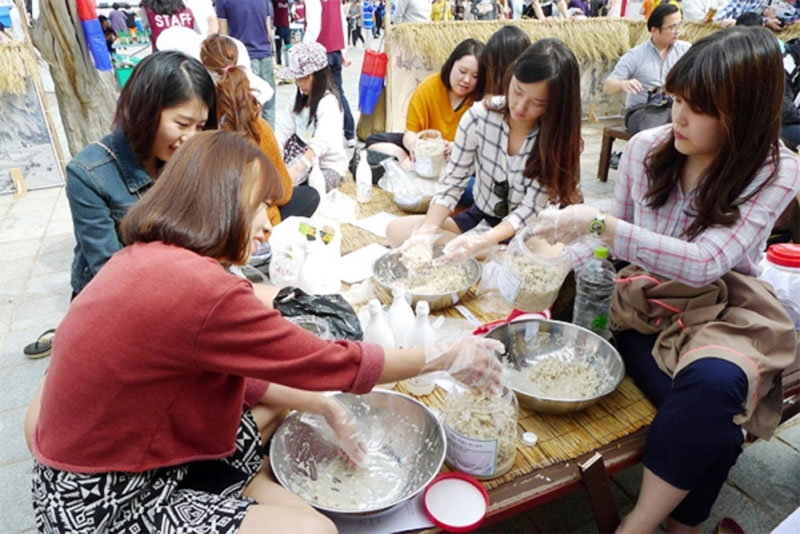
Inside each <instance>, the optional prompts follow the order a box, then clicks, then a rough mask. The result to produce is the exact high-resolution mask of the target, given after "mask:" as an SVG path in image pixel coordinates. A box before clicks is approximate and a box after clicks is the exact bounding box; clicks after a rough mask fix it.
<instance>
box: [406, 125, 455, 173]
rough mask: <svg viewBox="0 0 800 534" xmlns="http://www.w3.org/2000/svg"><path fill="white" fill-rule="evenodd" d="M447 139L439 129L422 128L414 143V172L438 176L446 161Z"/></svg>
mask: <svg viewBox="0 0 800 534" xmlns="http://www.w3.org/2000/svg"><path fill="white" fill-rule="evenodd" d="M445 145H446V143H445V140H444V139H442V134H441V133H440V132H439V131H438V130H422V131H421V132H419V133H418V134H417V141H416V143H415V144H414V172H416V173H417V175H419V176H422V177H424V178H438V177H439V173H440V172H441V171H442V167H444V164H445V163H446V161H447V160H446V159H445V157H444V149H445Z"/></svg>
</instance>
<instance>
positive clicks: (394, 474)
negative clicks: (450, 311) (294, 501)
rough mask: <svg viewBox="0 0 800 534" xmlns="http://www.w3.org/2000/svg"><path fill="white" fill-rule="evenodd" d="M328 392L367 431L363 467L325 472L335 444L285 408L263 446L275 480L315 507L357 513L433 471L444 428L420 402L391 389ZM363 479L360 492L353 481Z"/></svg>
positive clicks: (405, 491) (410, 488) (406, 495)
mask: <svg viewBox="0 0 800 534" xmlns="http://www.w3.org/2000/svg"><path fill="white" fill-rule="evenodd" d="M336 396H337V398H338V399H339V400H341V401H342V402H343V403H344V404H345V405H346V406H347V407H348V408H349V409H350V410H351V412H352V413H353V414H354V415H355V418H356V422H357V424H358V425H359V427H360V428H361V429H362V430H363V431H364V434H365V436H366V437H367V440H368V449H369V454H368V455H367V462H366V465H365V467H362V468H359V470H362V469H363V470H364V471H363V472H360V473H355V475H354V476H353V477H352V478H348V477H341V478H335V479H334V478H332V476H331V473H330V472H328V471H326V469H327V468H329V467H330V465H331V463H332V461H337V460H336V457H337V455H338V449H337V448H336V447H335V446H334V445H332V444H331V443H330V442H329V441H327V440H326V439H325V438H324V437H323V435H321V434H320V432H319V430H318V429H317V427H316V426H314V425H312V424H308V422H304V417H303V414H300V413H298V412H292V413H291V414H289V415H288V416H287V417H286V418H285V419H284V420H283V421H282V422H281V424H280V425H279V426H278V429H277V430H276V431H275V434H274V435H273V437H272V442H271V444H270V450H269V460H270V464H271V465H272V471H273V472H274V473H275V477H276V478H277V479H278V482H280V483H281V485H283V487H285V488H287V489H288V490H289V491H291V492H292V493H295V494H296V495H299V496H300V497H301V498H303V499H304V500H305V501H307V502H308V503H309V504H311V505H312V506H314V507H316V508H319V509H320V510H325V511H328V512H334V513H338V514H347V515H352V514H356V515H360V514H368V513H376V512H380V511H384V510H387V509H389V508H391V507H393V506H395V505H397V504H400V503H402V502H404V501H405V500H407V499H410V498H411V497H413V496H415V495H416V494H417V493H419V492H420V491H422V489H423V488H424V487H425V486H427V485H428V483H429V482H430V481H431V480H433V478H434V477H435V476H436V475H437V474H438V473H439V470H440V469H441V467H442V463H443V462H444V457H445V451H446V447H445V437H444V430H443V429H442V426H441V424H440V423H439V421H438V420H437V419H436V417H435V416H434V415H433V414H432V413H431V412H430V411H429V410H428V408H426V407H425V406H424V405H422V404H421V403H419V402H417V401H416V400H414V399H412V398H410V397H408V396H406V395H403V394H401V393H397V392H394V391H382V390H380V391H379V390H375V391H373V392H371V393H369V394H367V395H348V394H345V393H338V394H336ZM305 420H306V421H308V419H307V416H306V418H305ZM364 480H367V481H368V483H369V489H368V491H366V492H365V490H364V485H363V484H361V483H360V482H363V481H364ZM320 487H322V490H320ZM365 493H366V494H368V495H367V496H366V497H365ZM355 496H359V498H358V499H355ZM354 501H355V502H354Z"/></svg>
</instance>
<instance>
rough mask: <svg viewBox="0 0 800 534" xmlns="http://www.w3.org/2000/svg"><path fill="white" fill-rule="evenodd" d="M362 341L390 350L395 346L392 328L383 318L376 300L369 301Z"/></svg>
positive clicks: (378, 302)
mask: <svg viewBox="0 0 800 534" xmlns="http://www.w3.org/2000/svg"><path fill="white" fill-rule="evenodd" d="M364 341H366V342H368V343H377V344H378V345H381V346H382V347H385V348H390V349H391V348H394V346H395V343H394V334H392V328H391V327H390V326H389V323H388V322H386V317H384V316H383V308H382V307H381V303H380V301H379V300H378V299H372V300H370V301H369V323H367V328H366V329H365V331H364Z"/></svg>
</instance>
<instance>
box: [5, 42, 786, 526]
mask: <svg viewBox="0 0 800 534" xmlns="http://www.w3.org/2000/svg"><path fill="white" fill-rule="evenodd" d="M350 55H351V59H352V60H353V63H354V65H353V66H351V67H349V68H348V69H345V91H346V93H347V95H348V97H349V99H350V102H351V103H352V104H355V103H356V102H357V90H358V89H357V88H358V75H359V71H360V65H361V58H362V57H363V52H362V51H361V50H356V51H353V52H351V54H350ZM293 90H294V88H293V86H289V85H283V86H280V87H279V89H278V110H279V112H282V110H283V109H284V108H285V103H286V101H287V99H288V97H289V96H290V95H291V94H292V92H293ZM50 97H51V101H52V100H53V98H52V95H50ZM54 115H55V116H57V115H58V114H57V113H55V111H54ZM58 127H59V128H60V127H61V125H60V124H59V125H58ZM601 132H602V125H599V126H598V125H590V124H584V127H583V138H584V143H585V146H584V151H583V154H582V159H581V163H582V186H583V192H584V195H585V197H586V199H587V201H588V202H604V203H607V202H608V199H609V197H610V195H611V193H612V191H613V187H614V178H615V175H616V172H615V171H613V170H612V171H611V173H610V176H609V181H608V183H606V184H603V183H600V182H598V181H597V179H596V173H597V161H598V153H599V149H600V135H601ZM62 135H63V134H62ZM63 144H64V146H65V147H66V143H63ZM73 245H74V238H73V236H72V223H71V219H70V213H69V207H68V205H67V201H66V198H65V196H64V191H63V189H62V188H55V189H47V190H42V191H34V192H30V193H29V194H28V195H27V196H26V197H24V198H22V199H19V200H14V199H13V198H12V196H11V195H0V280H2V282H1V283H0V347H2V349H0V510H2V513H0V533H6V532H8V533H13V532H24V531H30V530H32V529H33V527H34V521H33V512H32V509H31V504H30V474H31V456H30V454H29V452H28V450H27V448H26V447H25V442H24V440H23V437H22V422H23V417H24V414H25V409H26V407H27V405H28V403H29V401H30V400H31V398H32V397H33V394H34V392H35V391H36V389H37V387H38V385H39V383H40V381H41V378H42V373H43V372H44V370H45V368H46V367H47V364H48V362H47V359H45V360H40V361H31V360H27V359H26V358H25V356H24V355H23V354H22V348H23V347H24V346H25V344H27V343H29V342H31V341H32V340H34V339H35V338H36V337H37V336H38V335H39V334H40V333H41V332H42V331H43V330H45V329H46V328H50V327H54V326H56V325H57V324H58V322H59V320H60V319H61V317H63V315H64V313H65V312H66V310H67V306H68V305H69V297H70V293H71V290H70V286H69V268H70V263H71V261H72V247H73ZM640 479H641V467H640V466H639V467H634V468H631V469H629V470H627V471H625V472H623V473H621V474H619V475H617V476H615V477H614V486H613V490H614V495H615V496H616V499H617V503H618V504H619V506H620V508H621V510H622V511H623V513H624V512H626V511H627V510H629V509H630V508H631V507H632V506H633V502H634V500H635V499H636V495H637V493H638V489H639V482H640ZM798 481H800V419H795V420H793V421H790V422H789V423H787V424H785V425H784V426H783V427H781V429H780V430H779V432H778V434H777V436H776V438H774V439H772V440H771V441H769V442H763V441H759V442H757V443H755V444H753V445H751V446H749V447H748V448H747V450H746V451H745V452H744V454H743V455H742V457H741V458H740V460H739V462H738V463H737V465H736V466H735V467H734V469H733V470H732V472H731V475H730V478H729V479H728V482H727V483H726V484H725V487H724V489H723V492H722V495H721V496H720V498H719V500H718V502H717V505H716V506H715V508H714V511H713V514H712V518H711V519H710V520H709V521H708V522H707V523H706V526H705V528H704V531H706V532H712V531H713V525H714V524H715V523H716V522H717V520H718V519H719V518H720V517H723V516H726V515H727V516H731V517H734V518H735V519H736V520H737V521H739V522H740V523H741V524H742V525H743V526H744V527H745V529H746V530H747V532H748V533H761V532H769V531H770V530H771V529H772V528H773V527H774V526H775V525H777V524H778V523H779V522H780V521H781V520H782V519H783V518H784V517H786V516H787V515H788V514H789V513H790V512H791V511H792V510H794V509H795V508H797V507H798V506H799V505H800V483H798ZM596 531H597V527H596V525H595V524H594V521H593V520H592V516H591V512H590V508H589V506H588V502H587V499H586V497H585V495H584V493H583V492H582V491H577V492H574V493H572V494H570V495H567V496H565V497H563V498H560V499H558V500H555V501H553V502H551V503H549V504H546V505H543V506H540V507H538V508H536V509H534V510H531V511H529V512H527V513H524V514H519V515H517V516H515V517H513V518H511V519H509V520H507V521H504V522H502V523H499V524H496V525H491V526H489V527H485V528H483V529H481V532H484V533H490V532H491V533H495V532H496V533H534V532H536V533H538V532H596Z"/></svg>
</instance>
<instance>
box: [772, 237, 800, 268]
mask: <svg viewBox="0 0 800 534" xmlns="http://www.w3.org/2000/svg"><path fill="white" fill-rule="evenodd" d="M767 259H768V260H769V261H770V262H771V263H774V264H775V265H782V266H783V267H800V245H796V244H792V243H776V244H774V245H770V247H769V249H767Z"/></svg>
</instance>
